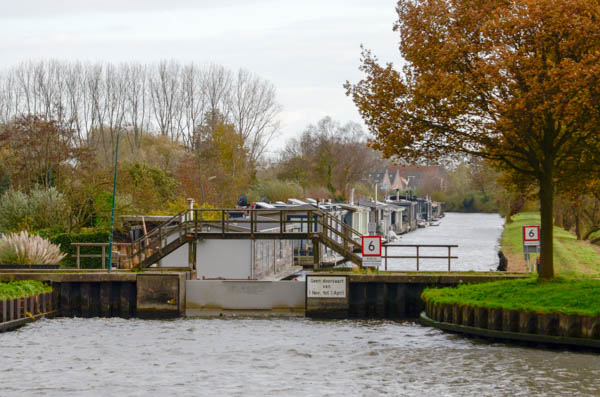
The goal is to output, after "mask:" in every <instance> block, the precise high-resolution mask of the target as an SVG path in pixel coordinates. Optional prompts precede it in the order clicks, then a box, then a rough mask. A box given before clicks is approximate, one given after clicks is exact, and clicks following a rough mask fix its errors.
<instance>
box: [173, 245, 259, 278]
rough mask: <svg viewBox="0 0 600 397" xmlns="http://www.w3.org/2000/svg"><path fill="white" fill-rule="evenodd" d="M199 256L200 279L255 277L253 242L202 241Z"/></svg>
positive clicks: (198, 273)
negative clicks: (253, 271) (253, 272)
mask: <svg viewBox="0 0 600 397" xmlns="http://www.w3.org/2000/svg"><path fill="white" fill-rule="evenodd" d="M185 248H186V251H187V247H185ZM197 255H198V258H197V259H196V267H197V271H196V274H197V275H198V278H199V279H201V278H202V277H206V278H219V277H220V278H242V279H247V278H249V277H253V274H252V241H251V240H200V241H198V251H197ZM167 258H168V257H167ZM186 263H187V262H186Z"/></svg>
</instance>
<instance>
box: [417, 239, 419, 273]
mask: <svg viewBox="0 0 600 397" xmlns="http://www.w3.org/2000/svg"><path fill="white" fill-rule="evenodd" d="M417 271H419V246H418V245H417Z"/></svg>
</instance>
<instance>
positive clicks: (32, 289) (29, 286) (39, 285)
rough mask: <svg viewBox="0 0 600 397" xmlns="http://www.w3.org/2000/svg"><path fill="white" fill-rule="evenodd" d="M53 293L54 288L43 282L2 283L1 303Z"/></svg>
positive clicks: (0, 284)
mask: <svg viewBox="0 0 600 397" xmlns="http://www.w3.org/2000/svg"><path fill="white" fill-rule="evenodd" d="M45 292H52V287H51V286H49V285H46V284H44V283H43V282H41V281H34V280H27V281H13V282H10V283H0V302H1V301H5V300H10V299H17V298H25V297H27V296H33V295H37V294H42V293H45Z"/></svg>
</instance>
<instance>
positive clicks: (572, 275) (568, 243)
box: [423, 212, 600, 316]
mask: <svg viewBox="0 0 600 397" xmlns="http://www.w3.org/2000/svg"><path fill="white" fill-rule="evenodd" d="M539 224H540V216H539V213H535V212H525V213H521V214H518V215H516V216H514V217H513V222H512V223H509V224H507V225H505V227H504V233H503V234H502V250H503V252H504V254H505V255H506V256H507V258H508V261H509V270H510V271H518V270H520V271H524V270H525V259H524V257H523V251H522V244H523V243H522V227H523V226H524V225H539ZM533 260H535V258H534V259H533ZM554 271H555V274H556V276H557V279H555V280H552V281H542V280H538V279H537V278H535V277H531V278H529V279H521V280H505V281H496V282H491V283H482V284H471V285H461V286H459V287H457V288H443V289H427V290H425V291H424V292H423V298H424V299H426V300H433V301H434V302H439V303H447V304H462V305H471V306H485V307H490V308H502V309H516V310H530V311H535V312H540V313H550V312H552V313H565V314H579V315H591V316H594V315H600V280H590V278H592V277H598V276H599V274H600V250H599V249H598V247H595V246H592V245H591V244H589V243H587V242H584V241H578V240H577V237H576V236H575V234H573V233H571V232H568V231H566V230H564V229H562V228H559V227H554Z"/></svg>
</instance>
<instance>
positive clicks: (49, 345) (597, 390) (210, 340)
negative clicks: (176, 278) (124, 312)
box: [0, 318, 600, 397]
mask: <svg viewBox="0 0 600 397" xmlns="http://www.w3.org/2000/svg"><path fill="white" fill-rule="evenodd" d="M0 346H1V347H0V378H1V380H0V395H2V396H19V397H23V396H42V395H44V396H111V397H115V396H382V395H388V396H565V395H572V396H598V395H600V356H598V355H597V354H591V353H573V352H565V351H556V350H541V349H534V348H524V347H512V346H508V345H503V344H489V343H487V342H482V341H478V340H473V339H467V338H463V337H461V336H457V335H452V334H446V333H443V332H441V331H438V330H436V329H433V328H427V327H423V326H420V325H417V324H415V323H413V322H392V321H350V320H344V321H316V320H310V319H304V318H295V319H240V318H238V319H182V320H175V321H149V320H137V319H134V320H123V319H54V320H43V321H39V322H37V323H34V324H31V325H28V326H26V327H24V328H21V329H20V330H18V331H15V332H11V333H6V334H2V335H0Z"/></svg>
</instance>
